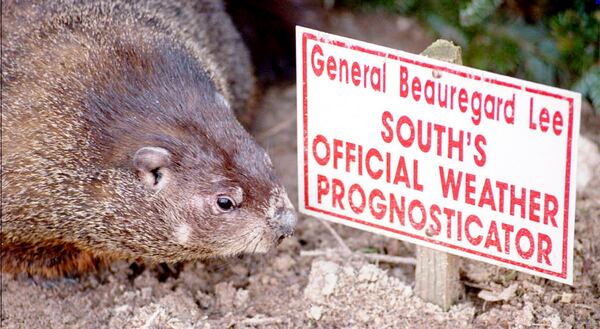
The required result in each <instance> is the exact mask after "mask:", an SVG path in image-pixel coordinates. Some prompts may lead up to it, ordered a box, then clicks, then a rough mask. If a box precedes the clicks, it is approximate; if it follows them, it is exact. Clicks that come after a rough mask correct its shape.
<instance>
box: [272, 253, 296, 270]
mask: <svg viewBox="0 0 600 329" xmlns="http://www.w3.org/2000/svg"><path fill="white" fill-rule="evenodd" d="M295 263H296V261H295V260H294V259H293V258H292V257H291V256H290V255H283V256H279V257H277V258H276V259H275V260H274V261H273V267H275V269H276V270H278V271H280V272H286V271H287V270H289V269H290V268H291V267H292V266H294V264H295Z"/></svg>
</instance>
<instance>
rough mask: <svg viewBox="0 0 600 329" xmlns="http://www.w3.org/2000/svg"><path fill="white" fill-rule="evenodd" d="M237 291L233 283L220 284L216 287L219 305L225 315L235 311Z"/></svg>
mask: <svg viewBox="0 0 600 329" xmlns="http://www.w3.org/2000/svg"><path fill="white" fill-rule="evenodd" d="M235 294H236V290H235V288H234V287H233V283H231V282H220V283H217V285H215V296H216V297H217V304H218V305H219V307H220V308H221V310H222V312H223V313H227V312H229V311H231V310H233V305H234V304H233V303H234V300H235Z"/></svg>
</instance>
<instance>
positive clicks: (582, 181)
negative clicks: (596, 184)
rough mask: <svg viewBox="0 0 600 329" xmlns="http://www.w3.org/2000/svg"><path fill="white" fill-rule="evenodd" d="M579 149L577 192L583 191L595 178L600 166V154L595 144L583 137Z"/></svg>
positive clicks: (580, 138) (580, 139)
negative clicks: (595, 171) (597, 168)
mask: <svg viewBox="0 0 600 329" xmlns="http://www.w3.org/2000/svg"><path fill="white" fill-rule="evenodd" d="M577 149H578V155H577V190H578V191H583V190H584V189H585V187H586V186H587V185H588V183H589V182H590V180H592V177H594V170H595V169H596V167H598V166H600V152H599V151H598V146H596V144H594V142H592V141H590V140H589V139H587V138H586V137H584V136H581V135H580V136H579V142H578V145H577Z"/></svg>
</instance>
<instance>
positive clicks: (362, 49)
mask: <svg viewBox="0 0 600 329" xmlns="http://www.w3.org/2000/svg"><path fill="white" fill-rule="evenodd" d="M307 40H313V41H316V42H321V43H324V44H330V45H334V46H337V47H342V48H346V49H350V50H356V51H359V52H363V53H367V54H370V55H376V56H381V57H385V58H389V59H391V60H398V61H401V62H405V63H409V64H413V65H418V66H421V67H425V68H430V69H435V70H439V71H443V72H447V73H450V74H455V75H458V76H461V77H463V78H468V79H473V80H476V81H481V80H483V82H487V83H491V84H495V85H499V86H503V87H508V88H513V89H518V90H525V91H526V92H530V93H533V94H538V95H543V96H548V97H553V98H556V99H559V100H565V101H567V102H568V103H569V126H568V140H567V163H566V174H565V209H564V218H563V248H562V249H563V250H562V253H563V255H562V272H554V271H550V270H547V269H544V268H541V267H537V266H532V265H528V264H524V263H521V262H517V261H513V260H510V259H505V258H502V257H499V256H495V255H489V254H486V253H483V252H479V251H476V250H471V249H468V248H464V247H461V246H456V245H453V244H451V243H447V242H443V241H437V240H434V239H432V238H429V237H426V236H420V235H416V234H412V233H409V232H404V231H401V230H397V229H394V228H390V227H386V226H383V225H379V224H376V223H371V222H367V221H364V220H361V219H357V218H353V217H349V216H346V215H340V214H336V213H334V212H331V211H328V210H323V209H319V208H316V207H313V206H311V205H309V204H308V82H307V77H308V75H307V61H306V54H307V53H306V44H307ZM302 93H303V95H302V103H303V104H302V118H303V119H302V120H303V121H302V122H303V128H304V129H303V134H304V135H303V139H304V140H303V143H304V168H303V169H304V208H305V209H307V210H311V211H314V212H318V213H322V214H325V215H329V216H333V217H337V218H341V219H344V220H348V221H351V222H355V223H358V224H362V225H366V226H370V227H373V228H377V229H380V230H384V231H388V232H391V233H395V234H399V235H404V236H408V237H411V238H413V239H417V240H422V241H426V242H429V243H431V244H436V245H441V246H444V247H447V248H450V249H455V250H460V251H463V252H466V253H469V254H473V255H477V256H480V257H483V258H488V259H493V260H496V261H499V262H502V263H506V264H511V265H514V266H518V267H521V268H525V269H529V270H532V271H535V272H539V273H544V274H548V275H551V276H556V277H558V278H561V279H566V278H567V255H568V248H567V244H568V234H569V221H568V217H569V197H570V195H569V187H570V183H571V146H572V142H573V104H574V98H573V97H567V96H562V95H559V94H555V93H552V92H547V91H544V90H539V89H535V88H530V87H524V86H519V85H516V84H514V83H511V82H505V81H501V80H499V79H497V78H482V77H481V76H479V75H474V74H471V73H466V72H462V71H460V70H457V69H453V68H448V67H444V66H439V65H435V64H430V63H424V62H420V61H418V60H414V59H410V58H405V57H401V56H398V55H395V54H390V53H386V52H383V51H381V50H373V49H367V48H365V47H364V46H359V45H350V44H348V43H346V42H344V41H340V40H327V39H325V38H317V36H316V35H314V34H312V33H309V32H302Z"/></svg>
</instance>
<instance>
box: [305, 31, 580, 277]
mask: <svg viewBox="0 0 600 329" xmlns="http://www.w3.org/2000/svg"><path fill="white" fill-rule="evenodd" d="M296 47H297V48H296V49H297V51H296V56H297V69H298V73H297V80H298V150H299V156H298V161H299V172H298V175H299V205H300V211H301V212H303V213H305V214H308V215H312V216H316V217H319V218H324V219H327V220H330V221H333V222H337V223H342V224H345V225H348V226H352V227H355V228H358V229H362V230H366V231H370V232H374V233H379V234H383V235H386V236H389V237H393V238H398V239H401V240H406V241H409V242H413V243H416V244H419V245H423V246H427V247H430V248H434V249H438V250H442V251H445V252H449V253H452V254H457V255H460V256H463V257H468V258H473V259H477V260H480V261H484V262H488V263H492V264H496V265H500V266H504V267H508V268H512V269H516V270H519V271H523V272H527V273H531V274H535V275H539V276H542V277H545V278H549V279H552V280H556V281H559V282H564V283H568V284H572V282H573V274H572V272H573V227H574V216H575V169H576V163H577V161H576V160H577V159H576V158H577V152H576V150H577V137H578V135H579V118H580V103H581V96H580V95H579V94H577V93H574V92H570V91H566V90H562V89H557V88H553V87H548V86H543V85H540V84H536V83H532V82H527V81H523V80H518V79H514V78H510V77H506V76H501V75H497V74H493V73H489V72H484V71H480V70H476V69H472V68H468V67H464V66H460V65H454V64H449V63H446V62H442V61H438V60H433V59H429V58H426V57H423V56H418V55H413V54H409V53H406V52H402V51H398V50H394V49H390V48H385V47H381V46H377V45H373V44H369V43H365V42H360V41H356V40H352V39H348V38H343V37H339V36H336V35H331V34H327V33H323V32H319V31H315V30H310V29H306V28H302V27H298V28H297V29H296Z"/></svg>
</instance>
